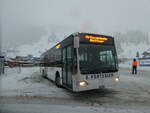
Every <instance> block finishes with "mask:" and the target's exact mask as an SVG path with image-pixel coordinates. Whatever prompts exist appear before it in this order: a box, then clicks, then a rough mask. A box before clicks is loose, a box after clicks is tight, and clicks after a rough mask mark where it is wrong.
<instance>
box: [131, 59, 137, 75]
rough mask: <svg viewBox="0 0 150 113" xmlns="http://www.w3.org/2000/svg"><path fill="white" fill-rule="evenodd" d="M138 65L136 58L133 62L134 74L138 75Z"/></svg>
mask: <svg viewBox="0 0 150 113" xmlns="http://www.w3.org/2000/svg"><path fill="white" fill-rule="evenodd" d="M137 65H138V62H137V61H136V59H135V58H134V59H133V61H132V74H137Z"/></svg>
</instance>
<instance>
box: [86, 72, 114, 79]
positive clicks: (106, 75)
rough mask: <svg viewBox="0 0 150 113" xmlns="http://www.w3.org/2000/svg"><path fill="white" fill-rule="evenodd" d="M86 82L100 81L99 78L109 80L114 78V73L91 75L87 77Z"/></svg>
mask: <svg viewBox="0 0 150 113" xmlns="http://www.w3.org/2000/svg"><path fill="white" fill-rule="evenodd" d="M85 76H86V77H85V78H86V80H88V79H98V78H108V77H113V76H114V74H113V73H101V74H91V75H85Z"/></svg>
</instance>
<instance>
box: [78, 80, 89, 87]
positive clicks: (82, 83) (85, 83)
mask: <svg viewBox="0 0 150 113" xmlns="http://www.w3.org/2000/svg"><path fill="white" fill-rule="evenodd" d="M79 85H80V86H87V85H88V83H87V82H86V81H80V82H79Z"/></svg>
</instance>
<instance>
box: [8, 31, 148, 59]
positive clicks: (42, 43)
mask: <svg viewBox="0 0 150 113" xmlns="http://www.w3.org/2000/svg"><path fill="white" fill-rule="evenodd" d="M69 33H70V32H69ZM65 34H66V33H65V32H57V33H54V32H50V33H48V34H47V35H45V36H43V37H41V39H40V40H38V41H37V42H35V43H33V44H32V45H22V46H20V47H18V48H17V49H16V50H15V51H17V52H15V53H12V52H11V53H7V57H15V56H26V55H29V54H32V55H33V56H37V57H38V56H40V55H41V54H42V53H43V52H45V51H46V50H48V49H49V48H51V47H52V46H54V45H55V44H56V43H58V42H59V41H61V40H63V39H64V37H66V36H67V35H69V34H67V35H65ZM121 46H122V49H123V52H121V54H119V55H118V56H119V57H120V58H134V57H136V53H137V51H138V52H139V54H140V57H141V54H142V53H143V52H144V51H146V50H148V49H149V48H150V45H148V44H146V43H140V44H138V45H135V44H133V43H122V44H121Z"/></svg>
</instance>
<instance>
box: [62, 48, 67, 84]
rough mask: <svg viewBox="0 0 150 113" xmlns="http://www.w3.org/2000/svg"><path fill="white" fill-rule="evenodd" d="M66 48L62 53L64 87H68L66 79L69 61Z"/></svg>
mask: <svg viewBox="0 0 150 113" xmlns="http://www.w3.org/2000/svg"><path fill="white" fill-rule="evenodd" d="M66 53H67V52H66V48H64V49H63V51H62V54H63V56H62V57H63V68H62V71H63V74H62V82H63V85H66V84H67V78H66V71H67V68H66V66H67V60H66Z"/></svg>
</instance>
